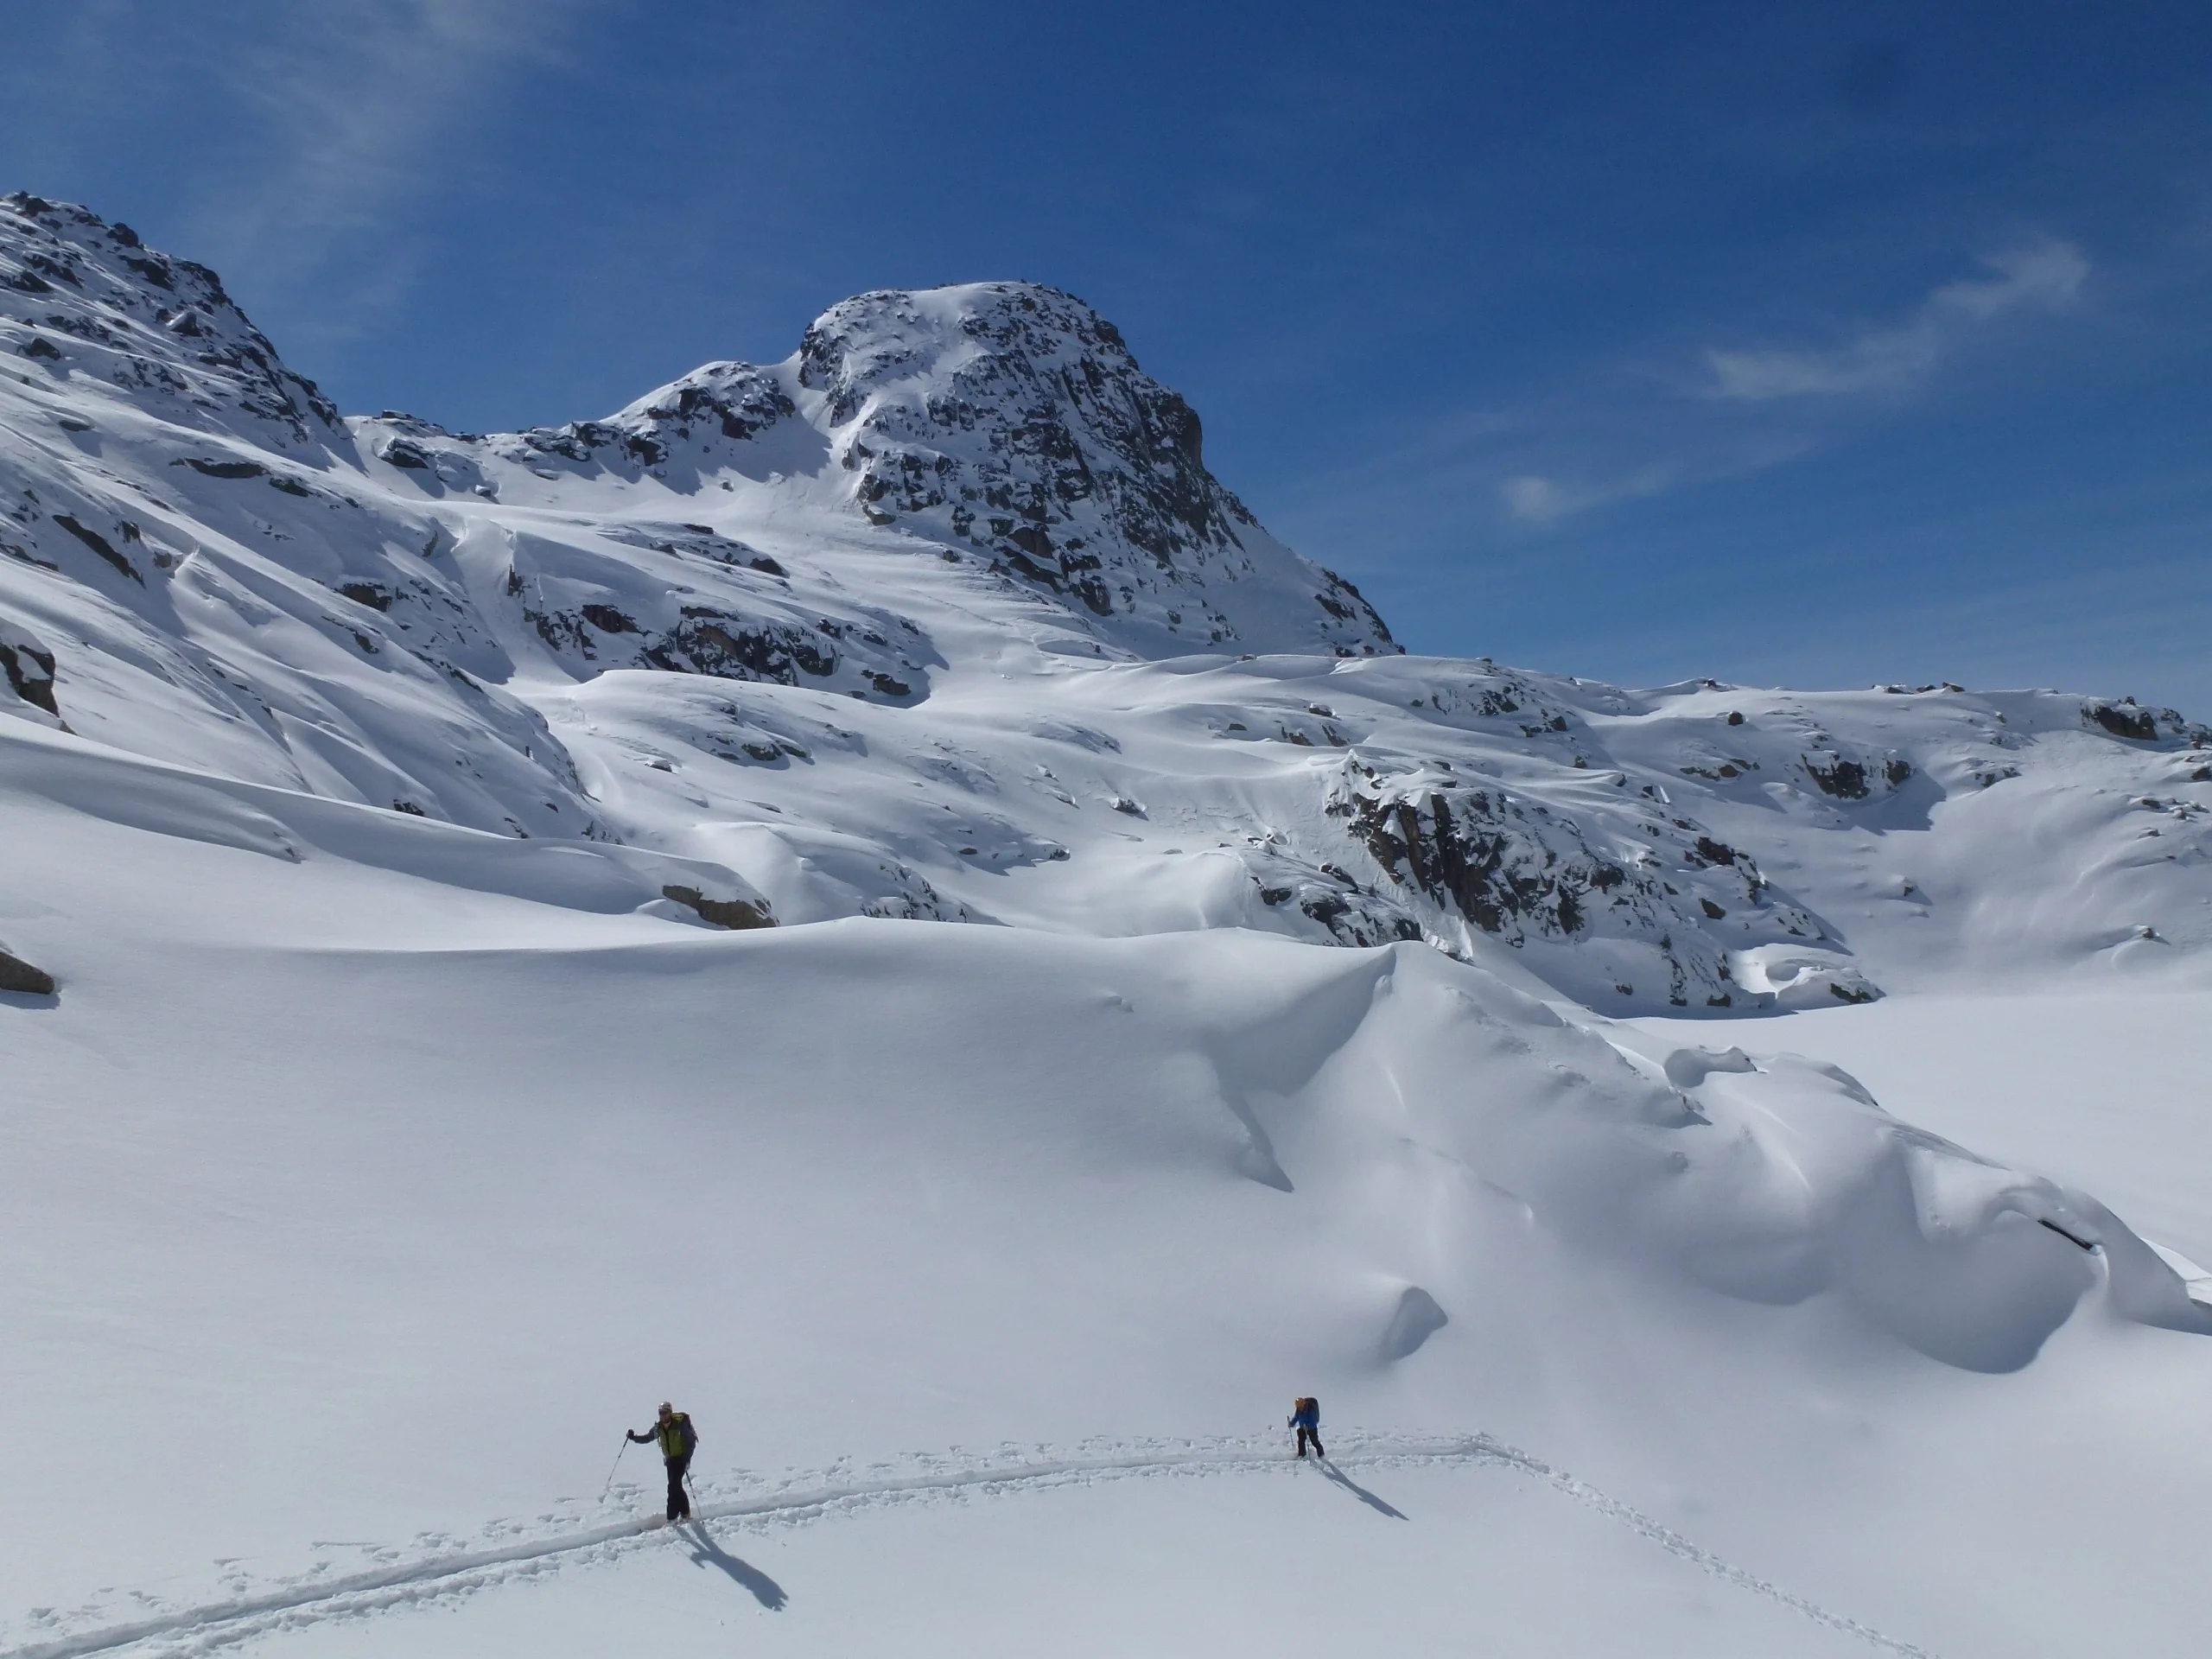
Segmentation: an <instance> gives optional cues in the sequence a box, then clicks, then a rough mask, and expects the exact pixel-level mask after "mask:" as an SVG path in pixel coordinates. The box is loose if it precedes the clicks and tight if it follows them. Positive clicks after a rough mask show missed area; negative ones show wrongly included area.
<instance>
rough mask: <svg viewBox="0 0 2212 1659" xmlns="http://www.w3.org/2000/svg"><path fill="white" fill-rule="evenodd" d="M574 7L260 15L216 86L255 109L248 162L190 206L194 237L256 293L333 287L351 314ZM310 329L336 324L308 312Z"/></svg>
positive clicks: (395, 271)
mask: <svg viewBox="0 0 2212 1659" xmlns="http://www.w3.org/2000/svg"><path fill="white" fill-rule="evenodd" d="M580 10H582V0H398V3H392V0H319V3H317V4H315V5H309V6H286V7H284V8H283V9H282V10H279V11H276V12H273V13H270V14H267V16H268V18H269V22H270V27H269V28H268V29H266V30H265V31H263V32H262V33H260V34H259V35H258V37H257V39H255V40H253V41H251V42H250V43H242V45H241V49H240V50H239V51H238V54H237V55H236V56H235V58H234V59H233V60H232V67H231V68H230V70H229V72H228V73H227V74H226V78H225V79H226V90H227V91H228V92H230V93H231V94H232V97H234V98H235V99H237V100H238V104H239V105H240V106H242V108H243V109H244V110H245V111H250V112H251V115H252V116H253V117H255V118H256V124H257V126H258V128H259V129H260V130H261V137H260V142H258V143H255V144H254V145H253V146H252V150H251V161H250V162H249V166H248V168H246V169H245V171H244V172H243V173H242V174H241V175H238V176H236V177H234V178H232V179H231V180H229V181H226V183H225V185H224V186H223V187H222V188H219V190H217V191H216V192H213V193H212V194H211V196H210V198H209V199H208V200H206V201H205V202H203V203H202V204H200V213H199V215H198V216H199V217H200V219H201V221H202V223H203V225H204V226H205V229H206V232H207V236H208V239H209V241H210V242H211V244H213V245H214V246H216V247H217V248H218V249H219V251H220V252H221V255H222V257H224V258H226V260H228V261H230V262H232V263H234V264H238V266H240V267H241V268H245V267H246V266H249V265H250V266H251V267H252V268H253V269H254V270H255V271H256V272H257V278H258V281H259V282H260V283H261V284H262V285H263V286H264V287H286V286H292V285H307V284H310V283H324V284H327V283H330V282H331V281H332V280H333V279H334V278H335V279H336V280H337V281H338V282H340V283H342V285H343V289H344V291H345V296H346V301H347V302H350V304H351V305H352V306H353V307H354V308H358V309H359V310H361V311H363V312H367V313H373V312H377V311H380V310H382V309H384V308H386V307H388V306H389V305H391V304H392V303H395V302H397V298H398V296H399V295H400V294H401V293H403V292H404V289H406V287H407V286H408V284H409V283H410V279H411V277H412V274H413V270H414V268H415V264H416V260H417V259H418V258H419V257H420V253H419V250H418V248H417V246H416V242H415V239H414V238H413V236H412V235H411V234H410V231H411V226H410V222H409V221H410V218H411V215H410V212H409V208H410V201H411V200H420V199H422V198H424V197H427V196H429V195H430V194H433V193H435V191H437V190H439V189H440V188H444V187H446V186H448V185H449V184H450V183H451V181H453V180H454V178H455V176H456V175H458V174H460V173H461V170H462V169H461V168H460V167H458V166H456V165H455V164H454V161H453V160H452V159H451V158H450V157H449V156H448V153H447V152H448V149H449V147H450V146H451V145H452V144H453V142H454V137H455V135H456V132H457V131H458V130H461V129H463V128H464V127H465V126H466V125H467V124H468V123H469V122H470V121H471V120H472V119H474V118H476V117H478V116H480V114H481V113H482V112H483V111H484V109H485V106H486V104H487V103H488V102H490V101H491V100H492V99H494V98H495V97H496V96H497V95H498V94H499V92H500V91H501V90H503V84H504V83H505V81H506V80H508V79H510V78H511V77H512V76H513V75H514V74H516V73H518V72H521V71H525V70H528V69H530V68H532V67H545V66H549V65H550V64H553V63H555V62H556V61H557V60H558V58H559V54H560V51H561V48H562V43H563V41H564V40H565V38H566V35H567V30H568V27H569V23H570V22H572V20H573V18H574V16H575V15H576V14H577V13H578V12H579V11H580ZM318 309H319V310H321V311H322V312H323V315H324V316H325V317H326V318H327V321H326V322H325V325H324V327H325V328H326V329H327V330H328V331H329V332H330V333H332V334H340V335H342V334H344V333H346V332H347V331H348V329H347V324H346V321H345V320H344V318H343V317H342V316H341V315H331V312H330V310H329V309H328V308H323V307H318Z"/></svg>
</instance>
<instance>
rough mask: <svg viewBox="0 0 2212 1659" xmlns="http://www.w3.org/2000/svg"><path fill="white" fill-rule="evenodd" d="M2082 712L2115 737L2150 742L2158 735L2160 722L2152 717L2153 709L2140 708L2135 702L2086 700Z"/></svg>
mask: <svg viewBox="0 0 2212 1659" xmlns="http://www.w3.org/2000/svg"><path fill="white" fill-rule="evenodd" d="M2082 715H2084V717H2086V718H2087V719H2089V720H2092V721H2095V722H2096V723H2097V724H2098V725H2100V726H2101V727H2103V728H2105V730H2107V731H2108V732H2110V733H2111V734H2113V736H2114V737H2125V738H2131V739H2133V741H2136V742H2138V743H2148V742H2151V741H2153V740H2154V739H2156V738H2157V736H2158V721H2156V720H2155V719H2153V718H2152V714H2151V711H2150V710H2149V709H2139V708H2138V707H2136V705H2135V704H2134V703H2133V702H2117V703H2113V702H2085V703H2083V704H2082Z"/></svg>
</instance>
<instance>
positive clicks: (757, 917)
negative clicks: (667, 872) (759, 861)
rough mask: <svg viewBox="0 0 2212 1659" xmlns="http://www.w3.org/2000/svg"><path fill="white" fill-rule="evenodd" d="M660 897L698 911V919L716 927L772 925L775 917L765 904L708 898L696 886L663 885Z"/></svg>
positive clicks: (742, 900)
mask: <svg viewBox="0 0 2212 1659" xmlns="http://www.w3.org/2000/svg"><path fill="white" fill-rule="evenodd" d="M660 891H661V897H663V898H664V899H674V900H675V901H676V902H677V904H679V905H683V906H687V907H688V908H690V909H691V910H695V911H696V912H699V916H700V919H702V921H709V922H712V923H713V924H714V925H715V926H716V927H730V928H745V927H773V926H774V925H776V922H775V918H773V917H772V916H771V915H769V914H768V911H767V907H766V906H765V905H755V904H749V903H747V901H746V900H744V899H709V898H708V897H707V896H706V894H704V893H701V892H700V891H699V889H698V888H696V887H663V888H662V889H661V890H660Z"/></svg>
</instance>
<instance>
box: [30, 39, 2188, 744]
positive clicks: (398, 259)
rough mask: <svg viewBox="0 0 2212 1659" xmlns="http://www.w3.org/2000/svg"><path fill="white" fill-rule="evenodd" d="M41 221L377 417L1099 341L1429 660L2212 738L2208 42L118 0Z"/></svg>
mask: <svg viewBox="0 0 2212 1659" xmlns="http://www.w3.org/2000/svg"><path fill="white" fill-rule="evenodd" d="M7 11H8V13H9V14H10V15H9V16H8V17H7V22H8V29H7V36H8V46H9V49H8V50H7V51H6V53H4V54H0V188H28V189H31V190H35V191H38V192H41V193H44V194H52V195H58V196H62V197H66V198H69V199H73V200H80V201H83V202H85V203H86V204H87V205H88V206H90V207H92V208H93V209H94V210H95V211H97V212H99V213H104V214H105V215H107V216H108V217H110V218H119V219H126V220H128V221H129V222H130V224H132V225H133V226H136V227H137V230H138V231H139V232H140V233H141V234H142V235H143V236H144V237H145V238H147V239H148V240H149V241H150V242H153V243H154V244H156V245H158V246H162V247H164V248H167V249H168V250H170V251H173V252H176V253H180V254H182V255H185V256H187V257H195V258H199V259H201V260H203V261H204V262H206V263H208V264H213V265H215V266H216V267H217V268H218V269H219V270H221V271H222V273H223V275H224V277H225V278H226V282H227V283H228V284H229V286H230V288H231V289H232V292H233V293H234V294H235V295H236V296H238V298H239V300H240V301H241V302H242V303H243V304H245V307H246V308H247V309H248V310H249V311H250V312H251V314H252V315H254V317H255V318H256V320H257V321H259V322H260V323H261V325H262V326H263V327H264V329H265V330H267V331H268V333H269V334H270V335H271V337H272V338H273V339H274V340H276V341H277V345H278V346H279V348H280V349H281V350H283V353H285V355H286V357H287V359H289V360H290V361H291V362H292V363H293V364H294V365H295V366H296V367H298V368H299V369H300V370H301V371H302V372H305V373H308V374H309V375H312V376H314V377H315V378H318V379H319V380H321V382H322V383H323V384H324V385H326V387H327V388H328V389H329V391H331V392H332V394H333V395H334V397H337V399H338V400H339V402H340V404H342V405H343V406H345V407H346V408H347V409H349V410H377V409H383V408H404V409H408V410H412V411H414V412H416V413H419V414H423V415H425V416H429V417H431V418H433V419H436V420H439V421H442V422H443V423H446V424H448V425H449V426H454V427H457V428H467V429H492V428H502V427H512V426H516V425H523V424H530V423H539V422H550V421H558V420H563V419H568V418H571V417H575V416H590V415H597V414H603V413H605V412H607V411H608V410H612V409H613V408H615V407H618V406H619V405H620V404H625V403H626V402H628V401H629V400H631V399H632V397H636V396H638V395H639V394H640V393H641V392H643V391H646V390H648V389H650V388H651V387H652V386H654V385H658V384H660V383H662V382H664V381H666V380H668V379H670V378H673V377H674V376H676V375H677V374H679V373H681V372H683V371H684V370H686V369H688V368H690V367H692V366H693V365H696V364H697V363H699V362H701V361H703V360H706V359H710V358H718V357H743V358H752V359H764V360H772V359H779V358H781V357H783V356H785V355H786V354H787V353H789V352H790V351H791V349H792V347H793V346H794V345H795V344H796V342H797V340H798V334H799V332H800V330H801V329H802V328H803V327H804V325H805V323H806V322H807V321H808V320H809V319H810V318H811V317H812V316H813V315H816V314H817V312H819V311H820V310H821V309H822V308H823V307H825V306H826V305H828V304H829V303H830V302H833V301H835V300H836V299H838V298H841V297H842V296H845V295H847V294H850V293H853V292H856V291H859V290H861V289H868V288H877V287H886V286H903V285H921V284H928V283H943V282H957V281H969V280H974V279H977V278H982V277H1008V276H1011V277H1030V278H1033V279H1036V280H1039V281H1043V282H1049V283H1056V284H1058V285H1059V286H1061V287H1064V288H1066V289H1071V290H1072V291H1073V292H1075V293H1077V294H1079V295H1081V296H1084V298H1085V299H1087V300H1089V301H1090V302H1092V303H1093V304H1094V305H1096V306H1097V307H1098V308H1100V309H1101V310H1102V311H1103V312H1104V313H1105V314H1106V315H1108V316H1109V317H1111V318H1113V319H1114V320H1115V321H1116V322H1118V323H1119V324H1120V325H1121V327H1122V331H1123V333H1124V334H1126V335H1127V337H1128V340H1130V342H1131V344H1132V346H1133V347H1134V348H1135V351H1136V353H1137V354H1138V356H1139V358H1140V359H1141V361H1142V362H1143V363H1144V364H1145V365H1146V366H1147V368H1148V369H1149V370H1151V371H1152V372H1153V373H1154V374H1155V375H1157V376H1158V377H1160V378H1161V379H1163V380H1165V381H1166V382H1167V383H1169V384H1170V385H1174V386H1176V387H1178V388H1179V389H1180V390H1182V391H1184V392H1185V394H1186V395H1187V396H1188V397H1190V399H1191V401H1192V403H1193V404H1195V405H1196V406H1197V408H1198V410H1199V411H1200V413H1201V414H1202V416H1204V418H1205V425H1206V432H1207V456H1208V460H1209V461H1210V462H1211V465H1212V466H1213V467H1214V469H1215V471H1216V472H1217V473H1218V474H1220V475H1221V476H1222V477H1223V479H1224V480H1225V481H1227V482H1228V483H1229V484H1230V486H1232V487H1234V488H1236V489H1237V490H1238V491H1239V492H1240V493H1243V495H1244V497H1245V498H1246V499H1247V500H1248V501H1249V503H1250V505H1252V506H1253V508H1254V509H1255V511H1256V512H1258V513H1259V514H1260V515H1261V517H1262V518H1263V519H1265V520H1266V521H1267V522H1268V524H1270V525H1271V526H1272V527H1273V528H1274V529H1275V530H1276V531H1278V532H1279V533H1281V534H1282V535H1283V536H1284V537H1286V538H1287V539H1288V540H1290V541H1291V542H1292V543H1294V544H1295V545H1297V546H1298V547H1300V549H1301V550H1303V551H1306V552H1307V553H1309V554H1311V555H1313V556H1315V557H1317V558H1319V559H1321V560H1322V561H1324V562H1325V563H1329V564H1331V565H1332V566H1334V567H1335V568H1337V569H1340V570H1343V571H1344V573H1345V574H1346V575H1350V576H1351V577H1352V579H1353V580H1355V581H1357V582H1359V583H1360V585H1361V586H1362V588H1363V589H1364V590H1366V591H1367V592H1368V594H1370V597H1372V598H1374V599H1375V600H1376V602H1377V604H1378V605H1379V606H1380V607H1381V608H1382V610H1383V613H1384V614H1385V615H1386V616H1387V617H1389V619H1390V620H1391V621H1392V623H1393V624H1394V625H1395V626H1396V627H1397V629H1398V631H1399V632H1400V633H1401V635H1402V637H1403V638H1404V639H1405V640H1406V641H1407V643H1408V645H1412V646H1414V648H1416V649H1421V650H1427V651H1436V652H1461V653H1465V654H1470V655H1471V654H1475V653H1478V652H1487V653H1491V654H1494V655H1496V656H1497V657H1499V658H1503V659H1507V660H1512V661H1518V662H1522V663H1526V664H1532V665H1536V666H1542V667H1549V668H1555V669H1560V670H1564V671H1571V672H1576V673H1581V674H1586V675H1591V676H1596V677H1604V678H1607V679H1612V680H1617V681H1624V682H1627V683H1661V682H1663V681H1667V680H1672V679H1676V678H1681V677H1687V676H1690V675H1694V674H1713V675H1716V676H1719V677H1724V678H1732V679H1742V680H1750V681H1763V682H1777V681H1778V682H1788V683H1800V684H1821V685H1833V684H1843V685H1849V684H1865V683H1870V682H1873V681H1880V680H1892V679H1904V680H1910V681H1913V682H1920V681H1924V680H1935V679H1942V678H1949V679H1955V680H1962V681H1965V682H1967V683H1972V684H1978V685H1994V684H2060V685H2069V686H2077V687H2080V688H2082V689H2087V690H2100V691H2105V692H2109V693H2133V694H2134V695H2136V696H2140V697H2143V698H2144V699H2145V700H2146V701H2151V700H2155V701H2159V702H2174V703H2178V704H2180V705H2181V706H2183V708H2184V709H2188V710H2190V712H2193V713H2194V714H2196V715H2198V716H2199V717H2208V718H2212V652H2208V651H2207V650H2206V643H2205V642H2206V639H2207V632H2208V626H2212V556H2209V555H2212V545H2208V537H2212V7H2207V6H2206V5H2204V4H2203V3H2202V0H2171V3H2170V0H2156V3H2128V0H2106V3H2101V4H2099V5H2096V6H2086V5H2082V4H2079V3H2074V0H2066V3H2053V0H2006V3H2002V4H1986V5H1981V4H1936V5H1930V4H1927V3H1920V4H1914V5H1902V4H1899V5H1891V4H1884V3H1862V4H1854V5H1851V6H1832V5H1812V4H1788V3H1783V4H1777V3H1771V0H1770V3H1758V4H1750V3H1745V4H1738V3H1691V0H1685V3H1681V4H1671V5H1665V6H1653V5H1643V4H1631V3H1617V4H1607V5H1599V4H1589V3H1575V0H1550V3H1541V4H1539V3H1522V0H1502V3H1468V4H1461V5H1452V6H1429V5H1406V6H1397V7H1391V8H1357V7H1344V6H1341V5H1329V6H1323V5H1310V4H1303V3H1290V0H1284V3H1274V4H1268V5H1260V4H1243V3H1233V4H1216V5H1210V6H1192V5H1190V4H1188V3H1183V4H1166V3H1154V0H1118V3H1116V4H1113V5H1110V6H1107V5H1097V6H1080V5H1074V4H1070V5H1065V6H1039V5H1035V4H1014V3H1000V0H948V3H943V4H937V5H928V6H923V5H892V4H869V3H833V0H823V3H816V4H786V3H760V4H746V3H726V4H720V3H718V4H682V3H658V4H655V3H646V0H635V3H630V0H603V3H589V0H393V3H376V4H371V3H366V0H359V3H356V0H315V3H302V0H233V3H229V4H226V5H223V6H219V7H218V6H190V7H184V6H176V5H174V4H170V3H166V0H76V3H73V4H71V5H67V6H59V5H57V6H31V5H28V4H18V5H14V6H10V7H8V8H7Z"/></svg>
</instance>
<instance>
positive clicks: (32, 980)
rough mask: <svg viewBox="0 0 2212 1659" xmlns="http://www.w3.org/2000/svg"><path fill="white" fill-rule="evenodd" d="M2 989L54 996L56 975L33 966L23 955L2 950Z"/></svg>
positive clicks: (19, 994)
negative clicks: (14, 954)
mask: <svg viewBox="0 0 2212 1659" xmlns="http://www.w3.org/2000/svg"><path fill="white" fill-rule="evenodd" d="M0 991H12V992H14V993H15V994H16V995H18V996H52V995H54V976H53V975H52V974H49V973H48V972H47V971H46V970H45V969H43V968H34V967H32V966H31V964H30V963H28V962H25V961H24V960H23V959H22V957H17V956H12V955H10V953H9V952H7V951H5V950H0Z"/></svg>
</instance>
